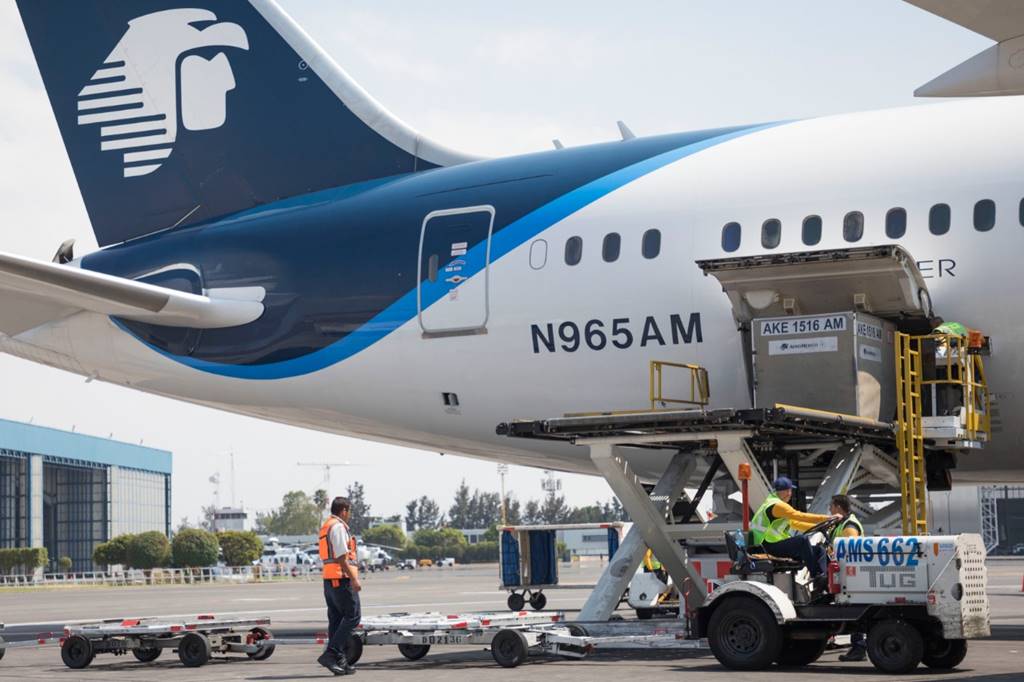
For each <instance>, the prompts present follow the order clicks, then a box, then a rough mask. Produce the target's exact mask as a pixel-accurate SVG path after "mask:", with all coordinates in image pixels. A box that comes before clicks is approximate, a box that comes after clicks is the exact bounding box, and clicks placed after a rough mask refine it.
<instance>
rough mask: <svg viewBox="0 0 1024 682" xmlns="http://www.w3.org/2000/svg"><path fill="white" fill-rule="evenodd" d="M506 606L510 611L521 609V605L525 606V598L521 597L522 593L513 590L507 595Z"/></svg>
mask: <svg viewBox="0 0 1024 682" xmlns="http://www.w3.org/2000/svg"><path fill="white" fill-rule="evenodd" d="M507 603H508V608H509V610H511V611H522V610H523V607H524V606H526V600H525V599H523V595H521V594H519V593H518V592H513V593H512V594H510V595H508V602H507Z"/></svg>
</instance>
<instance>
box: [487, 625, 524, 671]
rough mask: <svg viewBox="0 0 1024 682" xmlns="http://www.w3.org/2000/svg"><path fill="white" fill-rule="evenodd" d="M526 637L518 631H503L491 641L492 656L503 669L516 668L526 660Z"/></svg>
mask: <svg viewBox="0 0 1024 682" xmlns="http://www.w3.org/2000/svg"><path fill="white" fill-rule="evenodd" d="M527 649H528V646H527V644H526V637H524V636H523V633H521V632H519V631H518V630H501V631H500V632H498V634H496V635H495V636H494V639H492V640H491V656H493V657H494V660H495V661H496V662H497V664H498V665H500V666H501V667H502V668H515V667H516V666H517V665H519V664H520V663H522V662H524V661H525V660H526V655H527Z"/></svg>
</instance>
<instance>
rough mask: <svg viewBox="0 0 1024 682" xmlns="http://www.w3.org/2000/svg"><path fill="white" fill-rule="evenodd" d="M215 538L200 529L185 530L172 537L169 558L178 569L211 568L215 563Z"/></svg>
mask: <svg viewBox="0 0 1024 682" xmlns="http://www.w3.org/2000/svg"><path fill="white" fill-rule="evenodd" d="M218 549H219V546H218V544H217V536H216V535H214V534H213V533H211V532H210V531H208V530H203V529H202V528H186V529H185V530H183V531H181V532H180V533H178V534H177V535H175V536H174V542H172V543H171V556H172V557H173V558H174V565H175V566H178V567H180V568H198V567H203V566H213V565H215V564H216V563H217V551H218Z"/></svg>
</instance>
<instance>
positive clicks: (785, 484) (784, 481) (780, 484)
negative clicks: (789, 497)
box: [772, 476, 796, 490]
mask: <svg viewBox="0 0 1024 682" xmlns="http://www.w3.org/2000/svg"><path fill="white" fill-rule="evenodd" d="M772 487H773V488H775V489H776V490H792V489H793V488H795V487H796V485H795V484H794V483H793V481H792V480H791V479H789V478H787V477H786V476H779V477H778V478H776V479H775V482H774V483H772Z"/></svg>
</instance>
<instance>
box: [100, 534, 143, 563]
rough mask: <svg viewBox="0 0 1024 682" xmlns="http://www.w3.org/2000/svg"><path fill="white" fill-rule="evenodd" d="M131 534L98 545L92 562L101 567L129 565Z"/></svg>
mask: <svg viewBox="0 0 1024 682" xmlns="http://www.w3.org/2000/svg"><path fill="white" fill-rule="evenodd" d="M132 537H134V536H132V535H131V534H128V533H126V534H124V535H118V536H117V537H114V538H111V539H110V540H108V541H107V542H101V543H100V544H98V545H96V549H94V550H93V552H92V560H93V561H94V562H95V563H97V564H99V565H100V566H107V567H109V566H113V565H114V564H121V565H122V566H127V565H128V544H129V543H130V542H131V540H132Z"/></svg>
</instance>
